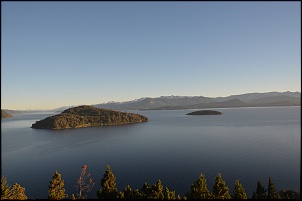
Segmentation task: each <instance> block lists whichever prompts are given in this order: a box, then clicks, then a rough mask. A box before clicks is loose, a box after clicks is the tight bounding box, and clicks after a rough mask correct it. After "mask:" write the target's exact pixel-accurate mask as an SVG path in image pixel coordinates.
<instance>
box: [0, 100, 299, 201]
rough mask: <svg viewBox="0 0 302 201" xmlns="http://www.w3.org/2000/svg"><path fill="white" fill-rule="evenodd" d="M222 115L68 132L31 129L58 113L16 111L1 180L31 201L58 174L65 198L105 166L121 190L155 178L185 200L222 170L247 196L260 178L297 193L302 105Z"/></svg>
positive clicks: (166, 116) (153, 117)
mask: <svg viewBox="0 0 302 201" xmlns="http://www.w3.org/2000/svg"><path fill="white" fill-rule="evenodd" d="M214 110H218V111H220V112H222V113H223V114H222V115H206V116H188V115H185V114H186V113H188V112H192V111H193V110H170V111H169V110H166V111H129V112H133V113H138V114H141V115H144V116H147V117H148V118H149V122H145V123H139V124H131V125H121V126H108V127H90V128H79V129H66V130H44V129H32V128H30V126H31V125H32V124H33V123H35V121H38V120H40V119H43V118H45V117H48V116H51V115H54V114H55V113H36V114H16V115H14V117H13V118H11V119H2V120H1V165H2V173H1V174H2V175H4V176H5V177H6V178H7V181H8V183H9V184H10V185H12V184H13V183H16V182H17V183H19V184H20V185H21V186H23V187H25V188H26V191H25V192H26V195H27V196H28V198H33V199H39V198H47V195H48V193H47V190H48V185H49V181H50V180H51V178H52V175H53V173H54V171H55V170H57V171H58V172H59V173H60V174H62V178H63V179H64V180H65V189H66V193H67V194H68V198H71V194H72V193H77V192H76V190H75V187H74V186H75V184H76V181H77V178H78V176H79V175H80V172H81V166H83V165H87V172H88V173H91V176H92V178H93V180H94V182H95V186H94V188H93V190H92V193H91V196H92V197H93V198H96V191H97V190H99V189H100V188H101V186H100V180H101V178H102V177H103V174H104V173H105V170H106V165H107V164H108V165H110V166H111V170H112V171H113V173H114V175H115V176H116V178H117V180H116V183H117V188H118V190H119V191H122V190H123V188H124V187H125V186H127V185H128V184H129V185H130V186H131V188H132V189H137V188H138V189H140V188H141V187H142V186H143V183H144V182H148V183H149V184H154V183H156V181H157V180H158V179H160V180H161V181H162V184H163V185H164V186H169V188H170V189H172V190H174V191H176V193H177V194H180V195H181V196H182V197H183V195H184V194H185V193H186V192H187V191H189V190H190V186H191V184H192V183H193V182H194V181H196V180H197V179H198V177H199V175H200V174H201V173H204V174H205V176H206V179H207V184H208V188H209V189H210V190H211V189H212V186H213V185H214V180H215V177H216V175H217V174H218V173H222V177H223V179H224V180H225V181H226V184H227V185H228V187H229V189H230V193H231V194H232V191H233V189H234V185H235V181H236V180H240V182H241V183H242V184H243V186H244V188H245V190H246V192H247V194H248V197H251V195H252V193H253V190H255V189H256V186H257V180H261V181H262V183H263V185H264V186H265V187H267V185H268V177H269V176H270V177H272V180H273V182H274V183H275V185H276V187H277V189H278V190H281V189H292V190H296V191H299V189H300V173H301V172H300V168H301V127H300V126H301V116H300V114H301V113H300V112H301V107H297V106H294V107H259V108H215V109H214Z"/></svg>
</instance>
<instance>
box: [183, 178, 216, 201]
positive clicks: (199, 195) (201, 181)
mask: <svg viewBox="0 0 302 201" xmlns="http://www.w3.org/2000/svg"><path fill="white" fill-rule="evenodd" d="M186 197H187V198H188V199H210V198H212V194H211V193H210V191H209V190H208V187H207V181H206V178H205V175H204V174H200V176H199V178H198V180H197V181H195V182H194V184H192V185H191V191H190V192H188V193H187V194H186Z"/></svg>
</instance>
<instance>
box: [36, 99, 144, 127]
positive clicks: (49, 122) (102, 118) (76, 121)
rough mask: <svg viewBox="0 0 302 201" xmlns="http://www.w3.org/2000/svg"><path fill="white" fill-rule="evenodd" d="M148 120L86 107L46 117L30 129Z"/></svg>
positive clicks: (107, 124)
mask: <svg viewBox="0 0 302 201" xmlns="http://www.w3.org/2000/svg"><path fill="white" fill-rule="evenodd" d="M146 121H148V118H147V117H145V116H142V115H139V114H133V113H126V112H119V111H113V110H107V109H100V108H95V107H92V106H88V105H83V106H78V107H73V108H69V109H67V110H64V111H63V112H62V113H61V114H58V115H54V116H50V117H47V118H45V119H43V120H40V121H37V122H36V123H34V124H32V128H39V129H66V128H82V127H91V126H114V125H121V124H130V123H139V122H146Z"/></svg>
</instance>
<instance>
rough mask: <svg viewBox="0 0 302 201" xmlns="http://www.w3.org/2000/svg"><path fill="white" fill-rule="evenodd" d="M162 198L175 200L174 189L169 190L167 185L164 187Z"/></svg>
mask: <svg viewBox="0 0 302 201" xmlns="http://www.w3.org/2000/svg"><path fill="white" fill-rule="evenodd" d="M164 199H165V200H175V199H176V196H175V191H171V190H170V189H169V187H168V186H166V188H165V193H164Z"/></svg>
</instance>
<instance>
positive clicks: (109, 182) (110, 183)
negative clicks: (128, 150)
mask: <svg viewBox="0 0 302 201" xmlns="http://www.w3.org/2000/svg"><path fill="white" fill-rule="evenodd" d="M115 179H116V178H115V176H114V174H113V173H112V171H111V170H110V166H109V165H107V170H106V172H105V174H104V176H103V178H102V179H101V186H102V189H100V190H99V191H97V196H98V198H99V199H117V198H118V195H119V193H118V190H117V188H116V183H115Z"/></svg>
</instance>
